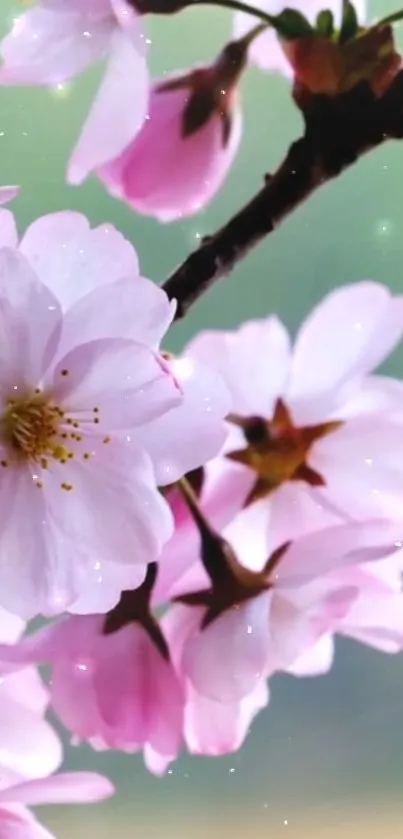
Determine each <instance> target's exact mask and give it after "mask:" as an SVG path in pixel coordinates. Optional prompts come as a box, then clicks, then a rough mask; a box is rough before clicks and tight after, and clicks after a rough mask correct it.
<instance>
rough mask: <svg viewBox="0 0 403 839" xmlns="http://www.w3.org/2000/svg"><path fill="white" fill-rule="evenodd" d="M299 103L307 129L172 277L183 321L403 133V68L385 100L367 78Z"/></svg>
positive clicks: (171, 291)
mask: <svg viewBox="0 0 403 839" xmlns="http://www.w3.org/2000/svg"><path fill="white" fill-rule="evenodd" d="M299 104H300V106H301V105H302V104H303V112H304V117H305V132H304V135H303V136H302V137H301V138H300V139H299V140H297V141H296V142H295V143H293V145H292V146H291V147H290V149H289V151H288V153H287V155H286V157H285V159H284V161H283V162H282V163H281V165H280V167H279V168H278V169H277V171H276V172H275V173H274V174H273V175H272V176H271V177H270V176H267V178H266V182H265V184H264V186H263V188H262V189H261V190H260V192H258V193H257V195H256V196H255V197H254V198H252V200H251V201H250V202H249V203H248V204H247V205H246V206H245V207H243V209H241V210H240V212H238V213H237V214H236V215H235V216H234V217H233V218H232V219H230V221H229V222H228V223H227V224H225V225H224V227H222V228H221V229H220V230H218V231H217V232H216V233H215V234H214V235H212V236H208V237H206V238H205V239H204V240H203V242H202V244H201V246H200V247H199V248H198V250H196V251H194V252H193V253H191V254H190V256H188V257H187V259H186V260H185V262H184V263H183V264H182V265H180V267H179V268H178V269H177V270H176V271H175V272H174V273H173V274H172V275H171V276H170V277H169V279H168V280H167V281H166V282H165V284H164V286H163V288H164V289H165V291H166V292H167V294H168V296H169V297H170V298H171V299H173V298H176V300H177V301H178V309H177V314H176V318H177V319H179V318H182V317H183V316H184V315H185V314H186V312H187V311H188V309H189V307H190V306H191V305H192V304H193V303H194V302H195V301H196V300H197V299H198V298H199V297H200V296H201V295H202V294H204V293H205V292H206V291H207V290H208V289H209V288H210V287H211V286H212V285H213V284H214V283H215V282H216V281H217V280H219V279H221V278H222V277H225V276H226V275H227V274H228V273H229V272H230V271H231V269H232V268H233V267H234V266H235V265H236V264H237V263H238V262H239V261H240V260H241V259H243V258H244V257H245V256H246V254H247V253H248V251H250V250H251V248H253V247H255V246H256V245H258V244H259V243H260V242H261V241H262V240H263V239H264V238H265V237H266V236H267V235H268V234H269V233H272V232H273V231H274V230H275V228H276V227H278V225H279V224H280V223H281V222H282V221H283V219H285V218H286V217H287V216H288V215H290V214H291V213H292V212H294V210H296V209H297V207H299V205H300V204H301V203H303V202H304V201H305V200H306V199H307V198H309V196H310V195H311V194H312V193H313V192H315V191H316V190H317V189H318V188H319V187H320V186H322V185H324V184H326V183H328V182H329V181H331V180H332V179H333V178H335V177H337V176H338V175H339V174H340V173H341V172H342V171H343V170H344V169H346V168H348V167H349V166H351V165H352V164H353V163H355V162H356V161H357V160H358V159H359V158H360V157H361V156H362V155H364V154H365V153H366V152H368V151H370V150H371V149H374V148H376V147H377V146H379V145H380V144H381V143H383V142H384V141H386V140H388V139H393V138H395V139H400V138H402V137H403V71H401V72H399V73H398V75H397V76H396V77H395V79H394V81H393V83H392V84H391V86H390V87H389V89H388V90H387V92H386V93H385V94H384V95H383V96H382V97H379V98H377V97H376V96H375V94H374V93H373V91H372V89H371V87H370V85H369V84H367V83H366V82H363V83H361V84H359V85H357V86H356V87H355V88H353V90H351V91H350V92H348V93H346V94H343V95H340V96H337V97H333V98H330V97H326V96H315V97H311V99H310V101H309V102H308V103H306V102H305V103H302V102H301V101H300V102H299Z"/></svg>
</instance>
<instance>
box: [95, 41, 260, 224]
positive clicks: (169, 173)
mask: <svg viewBox="0 0 403 839" xmlns="http://www.w3.org/2000/svg"><path fill="white" fill-rule="evenodd" d="M245 61H246V46H245V45H243V44H242V42H239V43H233V44H229V45H228V46H227V47H226V48H225V49H224V50H223V52H222V53H221V55H220V56H219V58H218V59H217V61H216V63H215V64H213V65H212V66H211V67H201V68H198V69H196V70H193V71H189V72H187V73H183V74H179V73H178V74H176V75H174V76H172V77H166V76H165V77H164V78H163V79H162V80H160V81H158V82H156V83H155V84H154V85H153V87H152V90H151V95H150V106H149V113H148V119H147V120H146V122H145V123H144V125H143V128H142V130H141V131H140V133H139V134H138V135H137V137H136V138H135V139H134V140H133V141H132V142H131V143H130V144H129V145H128V146H127V148H126V149H125V150H124V151H123V152H122V154H120V155H119V156H118V157H117V158H116V159H115V160H110V162H108V163H107V164H106V165H105V166H103V167H102V168H99V169H98V176H99V177H100V178H101V180H102V181H103V182H104V183H105V184H106V186H107V188H108V190H109V192H110V193H111V195H113V196H115V197H116V198H121V199H122V200H123V201H126V202H127V203H128V204H130V206H131V207H133V208H134V209H135V210H137V211H138V212H140V213H144V214H145V215H152V216H155V217H156V218H157V219H159V221H162V222H169V221H173V220H175V219H178V218H181V217H183V216H190V215H193V214H194V213H196V212H198V211H199V210H200V209H201V208H202V207H204V206H205V204H207V203H208V201H210V200H211V198H212V197H213V196H214V195H215V193H216V192H217V191H218V189H219V188H220V186H221V185H222V183H223V181H224V178H225V177H226V175H227V173H228V170H229V168H230V166H231V164H232V162H233V160H234V157H235V155H236V152H237V150H238V146H239V142H240V139H241V114H240V110H239V108H238V105H237V89H236V88H237V81H238V79H239V76H240V74H241V71H242V69H243V66H244V64H245Z"/></svg>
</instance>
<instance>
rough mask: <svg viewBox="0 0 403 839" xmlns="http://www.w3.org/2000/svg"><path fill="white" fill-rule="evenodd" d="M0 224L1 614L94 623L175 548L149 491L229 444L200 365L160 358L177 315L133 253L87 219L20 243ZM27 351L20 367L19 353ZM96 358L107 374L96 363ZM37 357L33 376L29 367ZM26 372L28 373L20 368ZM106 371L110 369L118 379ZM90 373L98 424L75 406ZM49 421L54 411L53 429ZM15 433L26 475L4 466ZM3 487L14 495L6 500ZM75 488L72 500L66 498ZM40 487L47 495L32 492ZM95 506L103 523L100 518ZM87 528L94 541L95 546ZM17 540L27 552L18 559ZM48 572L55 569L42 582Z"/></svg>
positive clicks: (64, 216) (215, 384)
mask: <svg viewBox="0 0 403 839" xmlns="http://www.w3.org/2000/svg"><path fill="white" fill-rule="evenodd" d="M0 222H1V224H0V242H1V244H2V245H3V251H2V252H1V253H0V257H1V260H2V261H1V266H2V291H1V296H2V297H3V298H4V299H5V298H7V301H8V302H7V307H6V308H5V309H4V311H3V315H2V317H3V320H4V323H5V325H7V324H8V325H7V329H10V330H13V334H16V333H15V329H16V328H18V330H19V336H20V340H19V341H15V340H13V342H11V344H10V357H8V358H7V359H6V357H5V356H4V359H3V365H4V366H3V371H4V372H3V375H4V376H5V375H6V369H7V376H8V378H9V381H8V383H7V384H4V387H3V394H2V395H3V399H5V402H4V401H3V404H2V428H1V429H0V430H1V432H2V433H1V434H0V437H1V442H2V445H3V449H2V452H3V455H4V457H3V458H2V459H3V460H4V462H5V463H6V464H7V465H6V466H3V467H2V470H1V480H0V491H1V490H2V491H3V493H4V495H5V497H6V498H7V503H6V504H5V506H4V510H5V513H4V514H5V515H7V514H8V512H9V511H11V509H12V514H11V512H10V514H9V516H8V519H7V526H6V528H5V531H4V533H3V536H2V538H3V544H4V545H5V546H7V545H8V547H5V549H4V550H5V552H4V554H2V548H1V545H0V578H2V579H4V580H5V585H4V586H3V592H4V598H5V600H6V601H7V605H8V607H9V608H12V609H13V610H14V611H17V612H21V613H22V614H24V615H27V616H30V615H32V614H36V613H37V612H40V611H41V612H44V613H49V612H50V613H54V612H55V611H62V610H63V609H64V608H66V606H67V605H69V607H70V608H71V609H73V610H75V611H79V612H99V611H101V612H103V611H106V610H108V609H110V608H112V606H113V605H114V604H115V603H116V602H117V600H118V599H119V596H120V592H121V591H122V589H127V588H133V587H135V586H136V585H138V584H139V583H140V582H141V580H142V578H143V576H144V573H145V568H146V563H147V562H148V561H152V560H153V559H154V558H156V556H157V555H158V553H159V551H160V548H161V546H162V544H163V542H164V541H166V539H167V538H168V536H169V535H170V532H171V528H172V522H171V516H170V513H169V508H168V505H167V504H166V502H165V501H164V500H163V498H162V496H161V494H160V493H159V492H158V490H157V484H159V485H162V484H166V483H168V484H169V483H171V482H172V481H174V480H176V479H177V478H178V477H180V476H181V474H183V473H184V472H185V471H187V470H188V469H192V468H194V467H196V466H199V465H200V463H202V462H203V460H204V459H206V458H208V457H210V456H211V455H212V454H214V453H215V452H216V451H217V450H218V449H219V447H220V445H221V444H222V441H223V439H224V437H225V429H224V423H223V417H224V416H225V414H226V413H227V411H228V407H229V402H228V395H227V392H226V390H225V388H224V387H223V385H222V382H221V380H220V378H219V377H218V378H217V376H216V375H215V374H212V375H211V374H210V372H209V371H208V370H207V369H205V368H204V366H203V365H202V364H198V363H197V362H194V361H191V360H190V361H189V362H187V361H184V360H179V361H176V360H173V361H166V360H165V359H164V358H163V357H162V355H161V354H160V352H159V344H160V341H161V338H162V337H163V335H164V333H165V331H166V329H167V327H168V326H169V324H170V322H171V319H172V317H173V313H174V304H170V303H169V301H168V299H167V297H166V295H165V293H164V292H163V291H162V290H161V289H159V288H158V287H157V286H155V285H154V284H153V283H151V282H150V281H148V280H145V279H143V278H142V277H141V276H140V275H139V268H138V262H137V257H136V254H135V252H134V250H133V248H132V246H131V245H130V244H129V242H127V241H126V240H125V239H124V238H123V237H122V236H121V235H120V234H119V233H118V232H117V231H116V230H115V229H114V228H113V227H111V226H110V225H103V226H101V227H100V228H97V229H96V230H93V231H92V230H91V229H90V228H89V225H88V222H87V220H86V219H85V218H84V217H83V216H81V215H79V214H75V213H60V214H55V215H53V216H46V217H44V218H42V219H38V220H37V221H36V222H34V224H33V225H31V227H30V228H29V229H28V230H27V232H26V234H25V236H23V238H22V240H21V242H20V243H18V235H17V232H16V229H15V224H14V221H13V218H12V215H11V214H10V213H9V212H8V211H6V210H3V211H2V212H1V213H0ZM4 246H6V247H4ZM7 246H9V247H7ZM10 246H11V249H10ZM33 272H36V273H33ZM36 274H38V275H39V276H40V280H39V279H38V278H37V276H36ZM17 288H18V289H20V291H19V295H20V296H18V295H17V291H16V289H17ZM12 289H13V290H14V294H15V295H16V296H15V298H13V296H12V294H11V290H12ZM35 300H36V301H37V302H36V304H34V301H35ZM14 310H16V312H15V314H13V312H14ZM17 311H18V316H17ZM45 315H46V317H45ZM38 323H40V324H41V341H39V342H38V339H37V333H38ZM118 336H122V337H118ZM48 340H49V341H50V343H49V344H47V341H48ZM24 342H25V343H24ZM77 344H79V345H80V346H81V348H82V351H79V350H78V346H77ZM23 345H24V347H25V350H24V351H25V355H24V356H23V355H21V354H20V353H22V352H23V350H22V346H23ZM108 347H110V349H111V352H112V355H109V354H108ZM118 347H120V349H121V351H122V353H123V354H125V353H126V365H127V366H126V370H125V363H124V362H123V355H122V356H121V357H120V360H119V359H118V355H119V353H120V351H119V350H118ZM97 348H98V349H99V352H100V356H99V358H101V357H102V358H103V364H104V366H103V367H102V365H101V367H102V369H103V371H104V372H102V369H101V367H99V365H98V364H97V362H96V358H95V357H96V355H97ZM34 350H35V359H32V363H34V361H35V364H34V367H33V370H32V376H31V375H30V374H29V372H28V367H27V358H28V359H29V358H30V355H31V354H33V353H34ZM41 353H42V355H41ZM13 355H15V356H16V357H15V358H14V357H13ZM85 356H86V357H87V362H85V361H84V357H85ZM113 356H114V357H115V362H112V358H113ZM63 357H67V359H70V360H72V359H74V364H76V363H77V364H79V366H80V372H79V375H78V378H76V385H77V388H78V393H79V396H78V403H77V404H76V408H75V409H73V414H75V411H78V414H75V415H74V416H73V414H72V413H71V410H70V408H69V411H68V413H67V414H66V415H65V417H62V416H61V414H58V415H57V417H56V414H55V413H54V411H55V410H56V408H57V409H58V410H59V411H60V412H61V413H63V411H64V410H65V408H64V407H62V406H63V405H65V404H66V400H67V402H68V403H69V404H70V407H72V406H71V399H72V398H74V397H72V393H71V392H70V387H71V385H72V384H73V381H74V379H75V376H74V374H73V370H71V369H70V367H69V364H70V361H68V363H67V361H66V362H64V361H63ZM79 357H80V360H79ZM23 362H24V372H22V370H21V369H20V367H21V365H22V363H23ZM82 363H84V367H83V366H82ZM114 363H116V364H117V365H118V367H117V368H116V369H115V370H114V369H113V368H114ZM10 365H11V367H10ZM49 365H50V367H49ZM66 365H67V366H66ZM86 365H87V366H88V376H89V379H88V380H87V381H88V385H89V390H92V391H93V389H94V388H95V392H93V396H94V400H95V401H94V404H93V405H92V406H91V409H92V410H93V409H95V408H96V409H97V414H96V415H95V413H94V412H93V416H92V422H89V416H88V415H87V412H88V406H87V405H86V406H85V407H84V404H83V401H84V402H85V403H86V402H87V398H88V396H89V393H87V394H84V390H83V388H84V389H85V385H84V381H85V378H86V373H85V366H86ZM9 368H10V369H9ZM51 369H53V371H55V375H56V380H55V379H54V376H53V380H52V375H53V374H52V372H51ZM66 370H67V373H66ZM57 371H58V372H57ZM76 373H78V369H77V371H76ZM45 374H46V376H45ZM44 376H45V378H46V382H45V381H44ZM14 377H16V378H15V380H14ZM51 380H52V381H51ZM112 380H113V388H112V390H113V391H114V392H115V394H117V391H119V392H120V397H119V399H120V400H121V407H122V410H121V409H120V408H118V407H117V404H116V410H117V413H116V414H115V415H114V418H112V415H111V414H110V410H111V409H112V402H113V396H112V392H109V393H108V392H107V391H108V381H110V382H112ZM56 381H57V385H56ZM22 382H23V386H24V388H25V391H24V394H23V399H22V398H21V400H19V399H16V400H15V399H14V397H15V396H18V393H17V391H16V390H15V388H17V389H18V388H20V391H19V392H21V393H22V391H21V388H22ZM90 382H91V384H90ZM119 382H120V384H119ZM62 383H63V385H62ZM10 388H11V390H12V393H9V390H10ZM44 388H45V390H44ZM56 390H57V395H56ZM36 391H39V392H38V393H37V392H36ZM45 391H46V397H45ZM61 391H63V395H62V392H61ZM73 391H74V387H73ZM67 392H69V393H68V395H67ZM101 392H103V398H102V400H101V401H100V404H99V405H98V403H97V401H96V400H97V399H98V397H99V399H100V397H101ZM135 393H136V394H137V396H135ZM91 398H92V397H91ZM10 399H11V402H12V400H13V399H14V401H15V402H16V408H17V412H15V411H14V413H13V410H12V404H11V402H10ZM111 399H112V402H111ZM105 400H106V401H107V402H108V409H107V411H109V419H110V420H111V423H112V425H114V424H115V423H116V422H117V423H118V426H119V428H115V433H113V434H112V435H111V434H110V432H111V431H112V425H111V424H110V422H109V420H108V421H107V416H106V413H105V411H106V404H105ZM102 402H103V404H104V410H102ZM83 410H84V414H85V416H84V414H83ZM49 411H53V414H52V417H53V419H52V422H51V421H50V420H51V415H50V414H49ZM21 412H22V413H21ZM24 412H25V413H24ZM38 412H39V413H38ZM164 417H165V420H166V425H165V424H164V421H163V418H164ZM98 420H99V421H98ZM82 421H84V424H85V431H86V436H85V437H84V434H83V426H82V425H81V430H80V428H78V426H77V424H78V425H80V424H81V423H82ZM161 421H162V424H161ZM65 422H67V423H68V425H69V428H67V429H66V428H65V427H64V426H65ZM35 423H37V424H36V425H35ZM22 424H23V427H24V434H25V435H28V438H29V440H28V442H29V445H30V446H31V450H30V452H28V449H27V446H26V451H25V450H24V451H25V455H24V457H25V461H24V462H25V465H26V467H27V471H26V472H25V473H24V470H22V468H21V467H22V463H21V457H20V454H21V452H19V455H18V457H19V459H18V464H17V463H16V461H15V453H14V451H13V452H12V457H11V461H10V463H9V460H10V458H9V454H10V445H11V448H13V446H14V448H15V434H16V433H18V435H20V436H21V428H22ZM56 426H57V427H56ZM4 432H6V433H4ZM45 432H46V433H45ZM88 432H89V435H88ZM10 435H11V437H10ZM13 435H14V436H13ZM41 435H44V436H41ZM110 436H112V439H111V441H109V437H110ZM59 438H60V439H59ZM10 440H12V441H14V442H10ZM66 440H67V441H68V443H66V442H65V441H66ZM175 441H176V442H175ZM196 442H197V445H196ZM56 443H57V445H56ZM31 444H32V445H33V444H34V445H33V449H32V445H31ZM86 444H88V445H89V449H87V448H85V445H86ZM24 445H25V442H24ZM27 445H28V443H27ZM28 448H29V447H28ZM45 450H46V451H45ZM95 454H96V456H95ZM88 455H89V456H88ZM23 460H24V458H23ZM64 461H66V462H64ZM17 466H18V468H16V467H17ZM60 470H61V471H60ZM77 470H78V472H80V473H81V477H80V479H79V483H80V485H81V492H77V486H76V479H74V480H72V479H71V476H72V472H74V473H75V474H76V477H77V475H78V472H77ZM43 471H45V472H46V480H45V475H44V474H43ZM56 473H57V476H58V477H56ZM24 474H25V478H24ZM69 474H70V478H69ZM136 476H137V477H136ZM81 479H83V480H85V484H86V489H84V484H83V483H82V480H81ZM10 481H12V482H15V486H14V484H13V488H11V487H10ZM24 481H25V483H24ZM54 481H56V484H53V482H54ZM138 481H140V483H138ZM41 484H43V488H41V486H40V485H41ZM72 484H74V485H75V489H74V491H72V490H70V489H69V487H70V486H71V485H72ZM38 486H39V489H43V490H44V491H43V492H39V491H38ZM136 486H137V489H136ZM52 487H53V488H52ZM56 487H57V492H56V493H55V492H54V489H55V488H56ZM91 487H92V489H91ZM34 490H35V491H34ZM33 491H34V492H33ZM32 492H33V495H32ZM83 492H84V493H85V498H84V495H83V494H82V493H83ZM88 493H90V495H88ZM111 493H112V494H111ZM102 495H103V497H104V500H105V501H106V508H105V514H106V515H103V514H102V515H100V510H101V509H102V500H101V498H102ZM90 496H91V497H92V498H93V506H92V510H93V512H92V513H91V512H90V511H91V503H90ZM125 498H126V501H125V500H124V499H125ZM61 499H63V501H62V504H61V508H62V509H64V513H63V514H62V519H63V516H64V515H65V516H67V518H66V519H65V520H64V524H63V521H62V520H61V519H60V509H58V510H56V507H58V502H59V501H60V500H61ZM26 504H29V506H30V510H31V516H30V517H29V519H27V522H26V525H25V528H24V529H21V527H20V525H19V517H20V515H23V513H22V510H23V509H25V505H26ZM21 505H22V506H21ZM43 505H45V506H43ZM55 505H56V506H55ZM6 508H7V509H6ZM136 509H137V512H136ZM73 510H74V513H73ZM70 517H72V521H71V522H69V523H68V522H67V519H68V518H70ZM116 517H117V518H116ZM43 518H44V520H45V522H46V532H44V530H43V528H42V527H39V529H38V530H33V531H32V533H35V536H34V535H32V534H31V535H32V538H31V536H30V532H31V530H30V529H31V527H34V521H35V520H36V519H37V521H38V526H39V522H40V521H42V519H43ZM118 519H119V524H118ZM125 520H126V524H124V521H125ZM91 521H92V524H91ZM112 521H115V525H116V526H114V525H113V524H112ZM135 521H137V525H135ZM103 523H104V527H105V533H103V527H102V526H101V525H102V524H103ZM136 526H137V528H138V529H137V536H136V539H135V541H133V537H134V534H135V528H136ZM88 528H90V530H91V529H93V536H94V538H95V542H93V541H92V537H90V530H89V529H88ZM127 528H128V529H127ZM130 534H131V536H130ZM137 537H138V538H137ZM38 538H39V542H38V544H36V540H37V539H38ZM10 539H11V542H9V540H10ZM25 539H27V540H28V543H29V550H27V549H26V548H25V547H24V545H25ZM116 539H118V541H116ZM138 539H139V540H140V541H138ZM119 540H120V541H119ZM44 542H45V545H44ZM108 545H109V548H110V550H109V548H108ZM6 553H7V554H8V559H9V558H10V556H14V557H15V556H16V554H17V553H18V554H19V553H21V557H22V561H23V563H25V564H24V569H25V571H24V573H23V575H22V576H21V575H20V574H19V571H18V568H19V566H18V563H17V562H14V561H13V562H11V561H10V567H9V565H8V561H7V559H6ZM39 557H41V559H40V560H39ZM56 558H57V561H55V560H56ZM47 562H49V563H50V564H51V566H52V568H53V573H52V574H50V575H49V574H48V571H47V568H48V565H47ZM37 572H38V573H37Z"/></svg>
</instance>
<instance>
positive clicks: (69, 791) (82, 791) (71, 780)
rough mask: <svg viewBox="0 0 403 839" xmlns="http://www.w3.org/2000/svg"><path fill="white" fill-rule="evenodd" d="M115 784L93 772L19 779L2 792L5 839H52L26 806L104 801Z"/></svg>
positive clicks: (0, 818) (1, 822) (0, 803)
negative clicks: (22, 838)
mask: <svg viewBox="0 0 403 839" xmlns="http://www.w3.org/2000/svg"><path fill="white" fill-rule="evenodd" d="M113 791H114V790H113V787H112V784H111V783H110V782H109V781H108V780H107V779H106V778H103V777H102V776H101V775H97V774H95V773H93V772H65V773H60V774H59V775H52V776H50V777H46V778H40V779H38V780H24V779H23V780H21V779H17V780H16V781H15V782H14V783H11V784H9V785H8V786H6V787H4V788H2V789H1V790H0V833H1V836H2V839H3V837H4V839H21V837H24V839H52V834H50V833H49V831H47V830H46V829H45V828H43V827H42V825H41V824H39V822H37V820H36V818H35V817H34V816H33V814H32V813H30V811H29V810H28V809H27V807H26V805H34V806H37V805H38V804H74V803H80V804H81V803H85V802H90V801H100V800H102V799H104V798H107V797H109V796H110V795H112V793H113Z"/></svg>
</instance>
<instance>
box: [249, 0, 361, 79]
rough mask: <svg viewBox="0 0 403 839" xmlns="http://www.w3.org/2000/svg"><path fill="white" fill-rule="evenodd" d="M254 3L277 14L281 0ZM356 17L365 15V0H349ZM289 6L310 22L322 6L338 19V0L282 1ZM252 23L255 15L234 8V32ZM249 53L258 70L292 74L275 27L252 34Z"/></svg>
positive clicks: (281, 3)
mask: <svg viewBox="0 0 403 839" xmlns="http://www.w3.org/2000/svg"><path fill="white" fill-rule="evenodd" d="M254 5H255V6H256V7H258V8H260V9H264V10H265V11H266V12H269V13H270V14H272V15H276V14H280V12H282V11H283V9H284V7H285V6H284V3H283V2H282V0H256V3H254ZM353 5H354V7H355V9H356V11H357V15H358V17H359V19H360V20H361V21H362V20H363V19H364V17H365V11H366V1H365V0H354V3H353ZM286 6H287V8H289V9H296V10H297V11H299V12H302V14H303V15H304V16H305V17H306V18H307V19H308V20H309V22H310V23H312V24H314V23H315V19H316V16H317V15H318V13H319V12H321V11H322V10H323V9H329V11H331V12H333V14H334V15H335V18H336V21H337V18H338V19H339V20H340V19H341V8H342V3H341V0H329V2H327V3H324V2H323V0H290V2H287V4H286ZM254 26H256V18H254V17H252V16H251V15H247V14H245V13H244V12H237V13H236V14H235V19H234V35H235V37H236V38H240V37H242V36H243V35H245V34H246V33H247V32H249V31H250V30H251V29H253V27H254ZM249 57H250V59H251V61H252V62H254V63H255V64H257V65H258V67H260V68H261V69H262V70H268V71H269V72H278V73H281V74H282V75H284V76H287V77H291V76H292V67H291V64H290V63H289V61H288V60H287V58H286V56H285V54H284V52H283V49H282V47H281V44H280V42H279V40H278V38H277V35H276V33H275V31H274V30H273V29H271V28H268V29H267V30H266V31H265V32H263V33H262V35H259V37H258V38H256V39H255V40H254V41H253V43H252V45H251V47H250V50H249Z"/></svg>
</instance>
